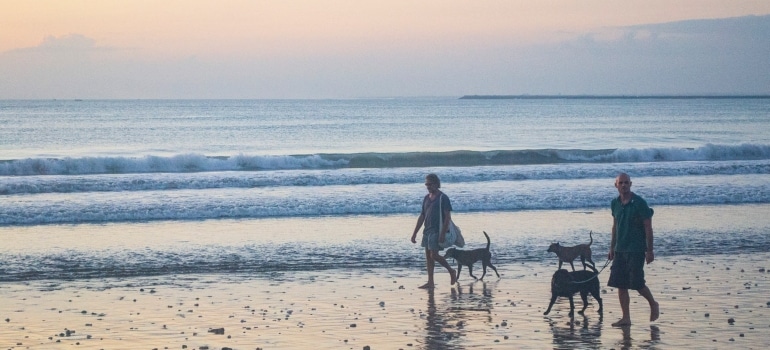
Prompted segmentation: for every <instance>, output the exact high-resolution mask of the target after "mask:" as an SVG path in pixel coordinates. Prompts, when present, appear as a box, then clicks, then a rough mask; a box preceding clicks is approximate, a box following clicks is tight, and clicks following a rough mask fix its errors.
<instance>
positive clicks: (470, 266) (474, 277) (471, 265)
mask: <svg viewBox="0 0 770 350" xmlns="http://www.w3.org/2000/svg"><path fill="white" fill-rule="evenodd" d="M468 274H469V275H471V277H473V279H474V280H477V281H478V280H479V279H478V278H476V276H474V275H473V264H470V265H468Z"/></svg>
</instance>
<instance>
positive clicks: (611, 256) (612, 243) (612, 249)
mask: <svg viewBox="0 0 770 350" xmlns="http://www.w3.org/2000/svg"><path fill="white" fill-rule="evenodd" d="M617 232H618V226H617V223H615V217H613V218H612V238H611V239H610V252H609V253H607V259H609V260H613V259H615V242H616V241H617V240H618V233H617Z"/></svg>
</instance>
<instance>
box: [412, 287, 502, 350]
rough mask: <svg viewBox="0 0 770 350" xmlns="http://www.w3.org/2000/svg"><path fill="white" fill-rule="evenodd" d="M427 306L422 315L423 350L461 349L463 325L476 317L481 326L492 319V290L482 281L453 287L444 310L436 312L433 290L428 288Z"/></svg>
mask: <svg viewBox="0 0 770 350" xmlns="http://www.w3.org/2000/svg"><path fill="white" fill-rule="evenodd" d="M427 293H428V298H427V299H428V307H427V311H426V313H425V314H424V318H425V321H426V335H425V347H424V349H436V350H438V349H462V348H464V345H463V337H464V336H465V335H466V330H465V325H466V323H467V322H468V321H470V320H478V319H479V318H480V317H481V318H482V320H483V321H484V322H485V323H491V322H493V319H492V309H493V302H492V288H491V287H490V286H488V285H487V283H486V282H481V283H479V282H474V283H470V284H468V285H466V286H463V285H457V286H456V287H454V288H452V290H451V293H450V294H449V295H446V294H443V293H439V295H440V297H446V298H448V299H449V300H448V302H447V303H445V304H443V305H448V308H447V309H446V310H437V307H436V295H435V289H428V290H427Z"/></svg>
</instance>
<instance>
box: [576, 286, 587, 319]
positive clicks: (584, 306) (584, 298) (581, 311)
mask: <svg viewBox="0 0 770 350" xmlns="http://www.w3.org/2000/svg"><path fill="white" fill-rule="evenodd" d="M580 299H583V309H582V310H580V311H578V313H579V314H581V315H582V314H583V313H584V312H586V309H587V308H588V291H585V290H581V291H580Z"/></svg>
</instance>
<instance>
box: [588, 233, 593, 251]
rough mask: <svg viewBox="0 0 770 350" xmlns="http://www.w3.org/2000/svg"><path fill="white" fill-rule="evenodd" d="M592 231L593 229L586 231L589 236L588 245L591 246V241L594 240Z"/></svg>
mask: <svg viewBox="0 0 770 350" xmlns="http://www.w3.org/2000/svg"><path fill="white" fill-rule="evenodd" d="M592 233H594V231H588V237H589V238H591V241H589V242H588V246H589V247H590V246H591V243H593V242H594V235H592Z"/></svg>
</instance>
